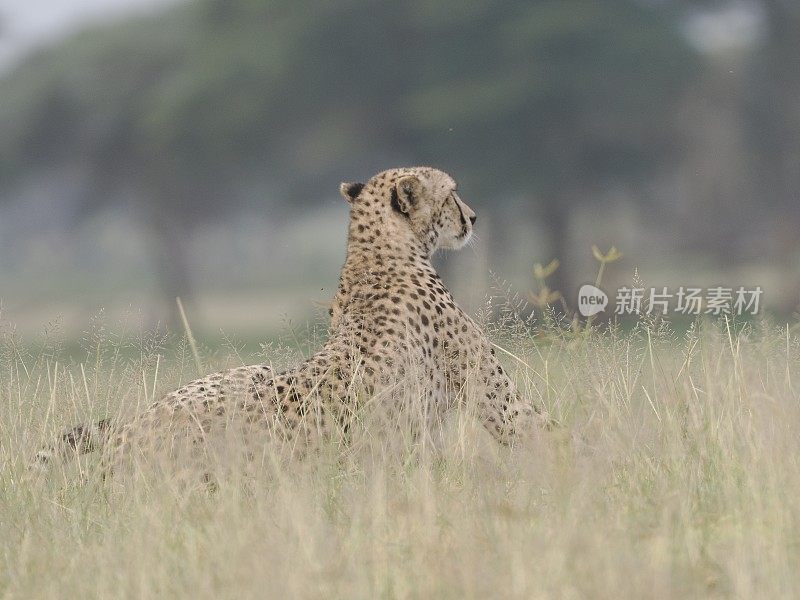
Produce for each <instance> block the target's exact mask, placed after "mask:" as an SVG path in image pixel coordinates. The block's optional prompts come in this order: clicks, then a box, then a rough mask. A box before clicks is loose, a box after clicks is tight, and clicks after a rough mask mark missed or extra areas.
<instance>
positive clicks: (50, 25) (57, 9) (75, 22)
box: [0, 0, 179, 72]
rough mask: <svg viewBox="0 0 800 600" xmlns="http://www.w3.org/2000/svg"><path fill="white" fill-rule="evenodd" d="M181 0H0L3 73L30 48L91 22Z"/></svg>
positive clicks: (152, 8) (0, 42)
mask: <svg viewBox="0 0 800 600" xmlns="http://www.w3.org/2000/svg"><path fill="white" fill-rule="evenodd" d="M177 1H179V0H0V72H3V71H7V70H8V69H10V68H13V66H14V65H15V64H16V63H17V62H18V61H19V59H20V58H21V57H22V56H23V55H24V54H25V53H26V52H28V51H30V50H31V49H33V48H36V47H37V46H41V45H46V44H48V43H52V42H54V41H56V40H58V39H61V38H63V37H64V36H66V35H69V34H70V33H72V32H74V31H76V30H79V29H80V28H81V27H84V26H86V25H88V24H90V23H93V22H98V21H107V20H112V19H116V18H120V17H123V16H126V15H129V14H132V13H141V12H148V11H151V10H154V9H157V8H159V7H163V6H165V5H167V4H171V3H175V2H177Z"/></svg>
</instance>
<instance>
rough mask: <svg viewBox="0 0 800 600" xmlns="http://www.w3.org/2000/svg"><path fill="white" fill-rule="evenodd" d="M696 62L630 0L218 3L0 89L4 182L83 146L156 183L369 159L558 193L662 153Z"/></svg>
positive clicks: (140, 25) (72, 155)
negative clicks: (397, 160)
mask: <svg viewBox="0 0 800 600" xmlns="http://www.w3.org/2000/svg"><path fill="white" fill-rule="evenodd" d="M690 64H691V56H690V55H689V53H688V51H687V49H686V47H685V46H684V44H683V43H682V42H681V40H680V38H679V37H678V36H677V34H676V32H675V29H674V27H673V25H672V23H671V22H670V21H669V19H665V18H664V14H662V13H659V12H658V11H655V10H653V9H648V8H645V7H643V6H641V5H640V4H639V3H637V2H634V1H632V0H613V1H611V2H604V3H602V4H601V3H596V2H589V1H586V0H558V1H554V0H551V1H545V2H523V1H519V0H507V1H505V2H501V3H497V2H492V3H489V2H481V1H473V2H467V3H444V4H443V3H436V2H427V1H423V0H408V1H406V2H401V3H393V4H377V3H374V2H367V1H365V0H353V1H350V2H344V3H325V2H314V1H312V0H306V1H304V2H300V3H297V2H295V3H284V2H265V1H256V0H236V1H230V0H228V1H226V2H220V1H216V0H207V1H205V2H200V3H194V4H190V5H187V6H179V7H177V8H175V9H173V10H172V12H170V13H168V14H167V15H159V16H157V17H152V18H147V19H141V20H139V21H137V22H134V23H124V24H121V25H115V26H113V27H107V28H104V29H101V30H96V31H91V32H87V33H85V34H83V35H82V36H79V37H78V38H76V39H73V40H69V41H68V42H66V43H64V44H63V45H62V46H61V47H58V48H55V49H53V50H50V51H47V52H45V53H43V54H42V55H41V56H39V57H37V58H36V59H33V60H31V61H29V62H28V63H27V64H26V65H25V66H24V67H23V68H21V69H19V71H18V72H17V73H16V74H15V75H14V76H12V77H10V78H9V79H7V80H6V81H5V82H4V85H3V89H2V98H3V102H2V108H0V133H1V134H2V135H0V140H2V141H0V152H2V157H3V159H4V160H3V164H4V165H5V166H6V167H7V169H8V170H7V173H6V175H7V176H8V175H9V174H10V173H15V174H23V173H25V172H28V171H31V170H36V169H39V168H42V167H45V166H50V165H52V164H53V162H54V161H56V162H59V161H67V160H75V159H76V157H77V158H78V160H79V161H80V162H81V164H83V165H84V166H86V167H87V168H91V169H92V173H93V177H97V176H98V175H99V176H101V177H98V179H99V180H102V181H103V182H104V183H107V184H109V185H111V186H112V187H113V186H114V185H117V184H120V183H123V182H124V183H125V184H126V185H130V184H131V183H133V184H134V186H135V187H139V188H144V189H148V190H150V192H151V193H152V188H153V187H156V188H160V187H164V188H167V189H170V190H172V189H175V188H177V189H178V190H184V189H185V190H187V192H185V193H188V191H194V190H195V189H196V188H198V187H199V188H202V187H203V186H202V185H198V182H203V183H210V181H211V180H218V179H220V178H222V177H224V176H225V175H232V174H238V173H240V172H241V171H242V170H248V169H253V168H254V167H256V166H258V168H260V169H268V170H269V174H270V175H271V176H272V177H274V178H276V179H281V178H286V177H287V176H288V178H289V179H290V180H291V179H292V178H298V177H307V176H309V175H314V174H320V173H326V172H328V171H330V170H331V169H334V168H341V167H342V166H343V165H357V164H362V163H363V162H367V163H370V162H374V159H371V158H370V157H372V156H374V155H375V154H376V153H379V154H381V155H394V156H401V157H409V158H411V157H413V158H414V160H428V161H431V162H435V163H437V164H455V165H458V166H459V167H462V168H464V169H465V170H467V169H468V170H469V172H470V173H471V174H472V176H473V177H474V179H476V180H480V179H481V178H483V177H484V176H486V175H487V174H489V173H491V174H492V179H493V180H494V181H497V180H498V178H499V177H502V178H503V179H504V180H506V181H508V185H509V187H512V188H520V189H521V188H530V187H532V188H544V189H550V188H551V187H553V186H554V185H557V184H558V182H559V181H560V180H562V179H563V178H564V177H565V176H567V175H568V176H569V177H571V178H572V177H579V178H585V179H586V180H587V181H588V182H598V181H600V179H601V177H600V176H601V175H602V176H604V177H627V176H632V175H635V174H636V173H638V172H640V171H641V170H642V169H643V168H644V167H646V166H647V163H648V162H652V160H653V159H655V158H658V157H659V156H661V154H660V151H661V150H663V147H664V143H665V142H667V141H669V140H668V138H669V136H668V135H667V131H669V114H670V106H671V104H672V103H673V101H674V99H675V97H676V95H677V93H678V92H679V91H680V89H681V85H682V83H683V81H684V78H685V76H686V74H687V72H688V71H689V65H690ZM301 173H302V175H300V174H301ZM165 179H166V181H165ZM207 180H208V181H207ZM154 184H155V185H154ZM104 191H105V188H104ZM509 191H512V190H509ZM181 195H182V194H181V193H178V194H175V193H172V194H169V195H168V196H167V195H165V200H166V201H167V202H178V203H180V202H181V200H180V198H181ZM193 202H196V203H198V204H199V203H201V202H202V201H201V200H199V199H198V200H193ZM205 204H206V203H202V204H199V205H198V206H197V208H199V209H202V208H204V207H205ZM208 204H210V205H211V206H210V207H213V203H208ZM212 212H213V211H212Z"/></svg>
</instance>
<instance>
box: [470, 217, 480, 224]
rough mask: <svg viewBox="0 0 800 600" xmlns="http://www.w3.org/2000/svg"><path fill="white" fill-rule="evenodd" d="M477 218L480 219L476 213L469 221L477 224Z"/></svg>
mask: <svg viewBox="0 0 800 600" xmlns="http://www.w3.org/2000/svg"><path fill="white" fill-rule="evenodd" d="M477 220H478V217H476V216H475V215H472V216H471V217H470V218H469V222H470V223H472V224H473V225H475V221H477Z"/></svg>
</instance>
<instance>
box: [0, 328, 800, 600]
mask: <svg viewBox="0 0 800 600" xmlns="http://www.w3.org/2000/svg"><path fill="white" fill-rule="evenodd" d="M502 333H503V334H504V336H505V337H504V338H503V339H504V341H503V345H504V346H505V347H506V348H507V349H508V350H509V351H511V352H512V353H513V354H515V355H516V356H518V357H519V358H520V359H522V360H523V361H524V362H525V363H526V364H527V365H526V366H523V365H522V364H521V363H520V362H519V361H516V360H512V359H510V358H509V359H508V361H507V364H508V367H509V368H510V370H511V371H512V372H514V371H516V378H517V380H518V381H519V383H520V385H521V387H523V388H525V389H526V390H527V393H528V394H529V396H530V397H532V398H535V399H538V400H540V401H541V402H542V403H544V404H545V405H546V406H547V408H548V409H549V410H550V412H551V414H553V415H554V416H555V417H556V418H557V419H558V420H559V421H560V423H561V425H560V427H559V428H557V429H556V430H555V431H553V432H550V433H545V434H543V435H539V436H532V439H531V440H528V441H527V442H525V443H522V444H520V445H519V446H517V447H515V448H513V449H508V448H498V447H496V446H495V445H494V443H493V442H492V441H491V440H490V439H489V437H488V436H487V435H486V434H485V433H484V432H483V430H482V429H481V427H480V426H479V425H476V424H475V422H474V420H473V419H472V418H471V417H470V414H469V411H468V410H465V411H456V413H455V414H453V415H452V416H451V417H450V418H449V419H448V421H447V423H445V425H444V428H443V433H440V432H438V431H434V432H430V433H429V434H427V435H423V436H420V437H416V438H414V437H411V436H408V435H406V434H405V433H404V432H403V431H402V430H400V429H397V430H393V429H392V428H391V427H389V428H387V429H386V430H383V431H377V430H375V431H371V430H367V431H364V432H363V433H365V435H364V436H362V437H363V438H364V440H366V441H364V442H363V443H361V444H359V445H357V446H356V447H353V448H342V447H338V446H335V445H331V446H330V447H329V448H326V449H325V450H324V451H323V452H321V453H320V454H319V455H314V456H312V457H309V458H308V459H307V460H305V461H303V462H297V461H289V462H286V461H283V462H281V461H273V460H270V459H269V457H267V458H266V459H265V460H264V461H263V464H261V465H259V467H258V468H257V469H256V470H255V471H254V472H252V471H251V472H250V473H248V474H247V475H237V474H236V472H235V471H233V472H231V473H228V475H227V476H225V477H224V478H222V479H221V481H220V483H219V489H218V490H217V491H216V492H215V493H208V491H206V490H204V489H203V488H201V487H199V486H195V487H192V486H184V485H178V484H176V483H175V482H174V481H172V480H170V479H168V478H162V479H159V478H157V477H149V478H148V477H142V478H141V479H140V480H138V481H132V482H126V484H125V486H124V487H123V488H120V487H119V486H114V485H109V484H108V483H106V484H104V483H103V482H101V481H98V479H97V477H94V476H93V471H92V467H93V465H94V464H95V463H94V462H93V461H92V460H91V459H89V460H85V461H82V462H81V463H80V465H77V466H76V465H72V466H71V467H68V468H60V467H56V468H54V469H53V470H52V471H51V472H50V473H49V475H48V476H47V477H44V478H39V479H31V478H28V477H27V476H26V469H25V467H26V464H27V462H28V460H29V459H30V457H31V456H32V454H33V453H34V451H35V449H36V448H37V447H38V446H39V445H40V444H41V443H42V442H43V441H45V440H47V439H49V438H50V437H51V436H53V435H55V434H56V432H57V431H59V430H61V429H63V428H65V427H67V426H69V425H71V424H74V422H75V421H84V420H86V419H88V418H100V417H103V416H106V415H107V414H112V415H113V414H117V413H119V412H132V411H134V410H135V409H136V406H137V405H141V404H145V403H147V402H149V401H150V400H152V398H153V397H154V396H157V395H158V394H159V393H161V392H164V391H167V390H169V389H171V388H172V387H173V386H175V385H177V384H179V383H180V382H181V381H186V380H187V379H188V378H189V377H190V376H194V375H195V373H194V370H195V367H194V360H193V358H192V355H191V353H190V352H188V351H187V349H186V348H185V347H184V345H182V344H179V345H178V347H177V348H173V349H172V350H170V351H169V352H166V351H165V350H164V347H163V343H162V342H163V340H160V339H158V338H157V337H153V336H151V337H147V336H144V337H141V338H139V341H134V342H133V344H134V346H135V347H136V348H138V349H139V352H138V354H137V356H136V358H134V359H131V358H126V359H123V358H122V354H121V350H120V349H121V348H123V347H124V346H126V345H129V344H130V343H131V338H130V337H124V336H123V337H119V338H112V337H111V336H109V335H107V334H106V333H105V332H103V331H102V330H100V331H99V332H97V331H96V332H95V333H93V334H92V335H90V336H88V337H87V340H86V344H85V346H86V358H85V360H83V361H82V362H80V363H77V362H74V363H69V364H67V365H64V364H62V362H61V361H60V360H59V352H58V348H57V347H56V348H54V347H53V345H52V344H47V343H46V344H44V345H43V346H42V347H41V348H40V349H39V350H37V351H36V352H34V353H25V352H23V351H22V350H20V345H19V344H18V342H17V340H15V339H14V337H13V336H12V335H6V336H5V337H4V338H3V354H2V358H0V460H2V474H0V488H1V489H2V497H0V561H2V562H1V564H0V595H2V596H3V597H8V598H66V597H102V598H116V597H151V596H157V597H165V596H166V597H169V596H180V597H193V596H199V597H214V598H250V597H252V598H264V597H276V598H285V597H298V598H305V597H309V598H318V597H333V598H376V597H381V598H464V597H471V598H472V597H474V598H488V597H491V598H515V597H516V598H536V597H542V598H551V597H559V598H586V597H590V598H621V597H631V598H645V597H646V598H663V597H673V598H686V597H717V596H720V597H741V598H778V597H797V596H798V594H800V574H798V569H797V564H798V562H800V503H798V502H797V500H796V497H797V496H798V494H800V465H799V464H798V457H800V453H799V452H798V440H800V403H799V402H798V391H797V389H798V386H800V368H799V365H800V361H799V360H798V359H800V342H798V338H797V337H796V335H795V334H794V333H792V332H790V330H789V329H786V328H779V327H773V326H770V325H768V324H766V323H760V324H756V325H754V326H750V327H746V328H744V330H743V331H742V330H741V329H738V330H735V329H734V328H729V327H728V326H727V325H726V324H725V323H721V324H716V325H714V324H709V323H706V324H703V326H701V327H697V328H693V329H692V330H691V331H690V332H689V333H688V334H686V335H685V336H676V335H675V334H671V333H669V332H668V331H666V330H664V329H663V328H662V329H659V328H656V327H655V326H654V325H653V324H646V323H644V324H641V326H640V327H638V328H636V329H635V330H634V331H632V332H628V333H624V332H621V331H604V332H597V331H592V332H590V333H588V334H585V335H583V334H582V335H578V336H563V335H558V334H555V333H554V330H552V329H551V330H549V331H548V332H546V333H548V335H547V336H545V337H541V336H540V337H537V338H534V337H532V335H531V332H530V331H525V328H524V327H514V326H513V325H509V326H507V327H505V329H504V331H503V332H502ZM538 333H542V332H538ZM495 339H497V340H499V339H500V338H498V337H495ZM201 351H202V349H201ZM230 354H231V358H230V359H229V362H230V363H233V364H235V363H238V362H239V361H240V360H241V359H240V358H239V357H237V356H236V355H235V353H230ZM268 354H270V356H271V357H273V358H275V359H276V361H277V362H278V363H286V362H291V361H294V360H296V356H288V355H287V354H286V353H284V352H282V351H280V350H279V349H269V350H268ZM128 355H130V352H128ZM206 358H208V360H207V361H206V364H208V363H211V362H214V360H212V359H211V358H210V357H207V356H204V360H205V359H206ZM250 358H253V357H250ZM258 359H262V360H263V357H258V358H254V359H253V360H258ZM216 362H217V363H218V364H217V366H221V365H220V364H219V363H221V362H223V361H220V360H216ZM79 470H80V471H82V472H83V474H81V473H79Z"/></svg>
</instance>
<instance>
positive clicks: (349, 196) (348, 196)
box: [339, 181, 364, 203]
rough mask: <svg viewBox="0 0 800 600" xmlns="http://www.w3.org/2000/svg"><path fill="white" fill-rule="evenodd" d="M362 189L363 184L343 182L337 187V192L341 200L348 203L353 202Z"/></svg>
mask: <svg viewBox="0 0 800 600" xmlns="http://www.w3.org/2000/svg"><path fill="white" fill-rule="evenodd" d="M363 189H364V184H363V183H348V182H346V181H343V182H342V183H341V184H340V185H339V192H340V193H341V194H342V198H344V199H345V200H347V201H348V202H351V203H352V202H354V201H355V199H356V198H358V195H359V194H360V193H361V190H363Z"/></svg>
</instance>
